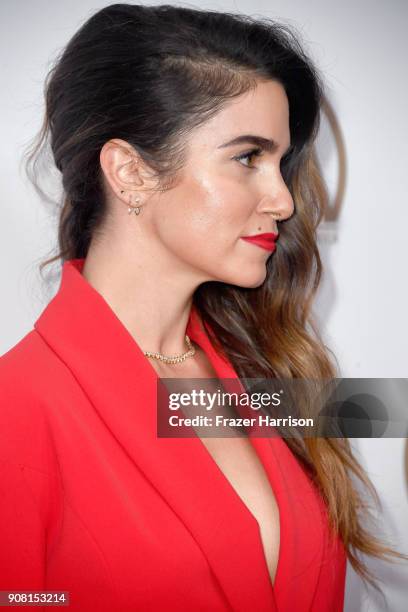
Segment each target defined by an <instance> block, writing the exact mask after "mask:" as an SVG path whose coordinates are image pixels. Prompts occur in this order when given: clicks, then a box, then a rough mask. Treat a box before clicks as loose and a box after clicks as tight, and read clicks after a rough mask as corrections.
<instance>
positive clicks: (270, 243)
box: [242, 233, 279, 253]
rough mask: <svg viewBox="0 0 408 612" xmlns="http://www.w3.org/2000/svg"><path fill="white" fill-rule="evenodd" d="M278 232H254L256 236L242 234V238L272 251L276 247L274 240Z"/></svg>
mask: <svg viewBox="0 0 408 612" xmlns="http://www.w3.org/2000/svg"><path fill="white" fill-rule="evenodd" d="M278 235H279V234H272V233H268V234H256V236H242V240H247V242H252V243H253V244H256V245H257V246H260V247H261V248H263V249H266V250H267V251H271V252H272V253H273V251H274V250H275V249H276V244H275V240H277V238H278Z"/></svg>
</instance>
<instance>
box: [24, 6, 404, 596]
mask: <svg viewBox="0 0 408 612" xmlns="http://www.w3.org/2000/svg"><path fill="white" fill-rule="evenodd" d="M260 80H274V81H278V82H280V83H281V84H282V85H283V87H284V89H285V91H286V95H287V97H288V102H289V110H290V135H291V143H292V144H291V149H290V151H289V153H288V154H287V155H286V156H285V157H284V158H283V159H282V160H281V172H282V176H283V177H284V180H285V181H286V184H287V186H288V188H289V189H290V192H291V194H292V197H293V200H294V203H295V214H294V215H293V216H292V217H291V218H290V219H288V220H286V221H284V222H282V223H281V225H280V238H279V248H278V249H277V251H276V252H275V254H274V257H273V258H269V260H268V264H267V277H266V280H265V282H264V283H263V284H262V286H260V287H259V288H255V289H253V288H251V289H246V288H241V287H238V286H233V285H230V284H226V283H220V282H207V283H203V284H202V285H200V286H199V287H198V288H197V290H196V291H195V294H194V298H193V300H194V304H195V306H196V307H197V309H198V311H199V313H200V315H201V317H202V320H203V322H204V324H205V326H206V328H207V330H209V333H210V330H212V331H213V333H214V341H215V342H216V346H217V347H218V350H220V351H222V352H224V354H226V355H227V357H228V358H229V359H230V361H231V363H232V365H233V366H234V367H235V369H236V371H237V373H238V375H239V376H240V377H242V378H251V377H255V378H257V377H258V378H271V377H272V378H289V379H293V378H303V379H317V380H323V379H331V378H333V377H336V375H337V372H336V366H335V365H334V364H333V362H332V360H331V357H330V356H329V352H330V353H331V351H329V349H328V348H327V347H326V346H325V345H324V344H323V342H322V340H321V338H320V337H319V332H318V330H317V326H316V324H315V323H314V322H313V318H312V314H311V305H312V301H313V298H314V296H315V293H316V290H317V288H318V285H319V282H320V277H321V272H322V264H321V259H320V257H319V252H318V248H317V239H316V229H317V227H318V225H319V223H320V221H321V219H322V217H323V214H324V210H325V207H326V203H327V202H326V200H327V192H326V189H325V186H324V183H323V180H322V178H321V176H320V173H319V169H318V164H317V161H316V157H315V154H314V140H315V137H316V134H317V131H318V127H319V121H320V110H321V106H322V102H323V81H322V78H321V77H320V75H319V73H318V71H317V69H316V67H315V66H314V65H313V63H312V61H311V60H310V58H308V57H307V56H306V54H305V52H304V51H303V49H302V46H301V44H300V42H299V37H298V35H296V34H295V32H294V31H293V28H289V27H288V26H287V25H283V24H280V23H276V22H274V21H272V20H271V19H268V18H257V19H254V18H252V17H249V16H245V15H241V14H239V15H238V14H230V13H225V12H215V11H202V10H198V9H194V8H184V7H183V8H182V7H177V6H171V5H161V6H144V5H143V6H142V5H133V4H113V5H110V6H107V7H106V8H103V9H102V10H100V11H98V12H97V13H95V14H94V15H93V16H91V17H90V19H88V21H86V22H85V23H84V25H82V27H81V28H80V29H79V30H78V31H77V32H76V34H75V35H74V36H73V37H72V38H71V40H70V41H69V43H68V44H67V46H66V47H65V48H64V49H63V51H62V52H61V54H60V56H59V57H58V59H57V61H56V62H55V65H54V66H53V67H52V68H51V70H50V71H49V73H48V75H47V78H46V82H45V101H46V111H45V117H44V122H43V125H42V127H41V129H40V132H39V134H38V135H37V136H36V138H35V139H34V141H33V143H32V145H31V147H30V148H29V149H28V151H27V153H26V157H27V163H26V171H27V173H28V176H29V178H30V180H31V181H32V182H33V184H34V186H35V187H36V189H37V190H39V191H40V193H41V194H43V191H42V190H41V189H40V188H39V186H38V181H37V180H36V162H37V160H38V158H39V157H40V153H41V152H42V151H43V150H44V149H45V148H46V147H47V146H48V144H49V145H50V147H51V150H52V155H53V160H54V162H55V165H56V167H57V168H58V170H59V171H60V172H61V176H62V186H63V198H62V202H61V210H60V214H59V229H58V243H59V253H58V254H57V255H56V256H55V257H53V258H51V259H48V260H46V261H45V262H43V263H42V264H41V266H40V271H41V270H42V268H43V267H44V266H46V265H48V264H50V263H51V262H53V261H55V260H60V261H61V262H63V261H65V260H67V259H72V258H82V257H86V255H87V252H88V249H89V245H90V242H91V240H92V237H93V236H94V235H95V233H96V232H97V231H99V230H100V229H101V228H102V226H103V222H104V220H105V218H106V213H107V202H106V197H105V191H104V183H103V177H102V174H103V173H102V171H101V166H100V162H99V154H100V150H101V148H102V146H103V145H104V143H105V142H106V141H108V140H110V139H111V138H121V139H124V140H126V141H127V142H129V143H130V144H131V145H132V146H133V147H134V149H135V150H136V151H137V152H138V153H139V154H140V156H141V157H142V158H143V159H144V160H145V161H146V162H147V163H148V164H149V166H150V167H151V168H152V169H153V170H154V172H155V174H156V176H157V179H158V185H159V188H163V187H164V188H165V189H171V186H172V184H173V181H174V180H176V179H177V176H178V172H179V171H180V170H181V169H182V168H183V165H184V163H185V160H186V140H187V136H188V134H189V133H191V132H192V130H194V128H195V127H197V126H200V125H201V124H203V123H204V122H206V121H207V120H208V119H209V118H211V117H212V116H213V115H214V114H216V113H217V112H218V111H219V110H220V109H222V107H223V106H224V105H225V103H226V102H227V101H228V100H230V99H232V98H234V97H236V96H239V95H241V94H243V93H245V92H247V91H248V90H250V89H251V88H254V87H256V85H257V83H258V82H259V81H260ZM285 441H286V443H287V444H288V446H289V447H290V448H291V450H292V451H293V452H294V453H295V455H296V456H297V457H298V459H299V460H300V461H301V462H302V464H303V465H304V466H305V467H306V468H307V470H308V471H309V473H310V474H311V476H312V478H313V479H314V481H315V483H316V485H317V486H318V487H319V489H320V491H321V493H322V495H323V497H324V499H325V501H326V504H327V508H328V516H329V519H330V524H331V526H332V528H333V533H339V534H340V536H341V538H342V541H343V543H344V545H345V548H346V550H347V554H348V558H349V560H350V562H351V564H352V566H353V567H354V569H355V570H356V571H357V572H358V573H359V574H360V575H361V576H362V577H363V578H364V579H366V580H368V581H369V582H370V583H371V584H372V585H374V586H376V584H375V582H376V581H375V579H374V577H373V575H372V574H371V572H370V571H369V570H368V569H367V566H366V565H365V564H364V562H363V561H362V560H361V559H360V558H359V556H360V555H359V553H365V554H368V555H373V556H376V557H381V558H393V557H400V558H401V557H403V555H401V554H400V553H397V552H395V551H393V549H392V548H389V547H388V546H386V545H384V544H383V543H381V541H379V540H377V538H376V537H375V536H373V535H372V534H371V533H370V532H369V531H367V530H366V529H365V527H364V526H363V524H362V516H361V511H362V510H365V512H366V513H367V512H368V509H369V508H368V506H367V505H366V504H365V503H364V502H363V501H362V499H361V497H360V494H359V493H358V490H357V488H356V487H355V485H354V484H353V477H357V478H358V479H359V480H360V481H362V483H363V484H364V485H365V486H366V487H368V489H369V491H370V493H371V494H372V496H373V497H374V499H375V501H376V503H379V499H378V495H377V493H376V491H375V489H374V487H373V485H372V484H371V482H370V481H369V479H368V477H367V475H366V474H365V472H364V470H363V468H362V467H361V466H360V465H359V463H358V462H357V460H356V459H355V458H354V456H353V454H352V451H351V447H350V444H349V441H348V440H347V439H346V438H325V437H321V436H320V437H319V436H318V437H310V438H305V439H303V440H299V439H296V438H294V437H293V438H290V437H289V438H287V439H285ZM376 588H377V587H376Z"/></svg>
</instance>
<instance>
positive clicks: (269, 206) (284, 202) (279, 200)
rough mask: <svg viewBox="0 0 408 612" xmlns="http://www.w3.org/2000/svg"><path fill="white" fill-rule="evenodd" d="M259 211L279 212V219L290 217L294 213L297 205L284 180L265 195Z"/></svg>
mask: <svg viewBox="0 0 408 612" xmlns="http://www.w3.org/2000/svg"><path fill="white" fill-rule="evenodd" d="M258 211H259V212H268V213H275V214H279V221H284V220H285V219H289V218H290V217H291V216H292V215H293V213H294V212H295V205H294V202H293V198H292V195H291V193H290V191H289V189H288V187H287V185H286V183H284V181H283V180H282V181H281V184H280V185H279V186H277V185H275V186H274V187H272V188H271V189H269V190H268V191H267V192H266V193H265V194H264V195H263V197H262V199H261V201H260V203H259V206H258Z"/></svg>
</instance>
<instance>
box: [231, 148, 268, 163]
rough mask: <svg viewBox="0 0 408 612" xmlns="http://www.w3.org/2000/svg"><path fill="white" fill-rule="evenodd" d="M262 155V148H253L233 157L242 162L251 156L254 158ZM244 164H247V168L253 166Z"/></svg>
mask: <svg viewBox="0 0 408 612" xmlns="http://www.w3.org/2000/svg"><path fill="white" fill-rule="evenodd" d="M261 155H262V149H260V148H258V149H252V150H251V151H247V152H246V153H242V155H237V156H236V157H234V158H233V159H235V160H237V161H239V162H241V160H242V159H249V158H252V157H259V156H261ZM242 165H243V166H246V167H247V168H252V166H248V165H247V164H242Z"/></svg>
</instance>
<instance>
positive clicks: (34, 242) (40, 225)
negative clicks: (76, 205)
mask: <svg viewBox="0 0 408 612" xmlns="http://www.w3.org/2000/svg"><path fill="white" fill-rule="evenodd" d="M107 4H110V3H109V2H99V3H97V2H92V1H90V0H60V1H59V2H53V1H52V0H33V1H32V2H24V1H21V0H20V1H15V2H3V3H2V4H1V8H0V15H1V30H0V31H1V36H0V49H1V58H2V73H1V81H2V92H3V93H2V96H1V134H2V136H3V138H2V143H3V146H2V148H1V150H0V168H1V176H2V178H1V207H0V240H1V257H0V262H1V263H0V265H1V279H2V285H3V298H2V318H1V320H2V325H1V337H0V354H3V353H4V352H6V351H7V350H8V349H9V348H11V347H12V346H13V345H14V344H16V343H17V342H18V340H20V339H21V338H22V337H23V336H24V335H25V334H26V333H27V332H28V331H29V330H30V329H31V328H32V325H33V322H34V321H35V319H36V318H37V317H38V315H39V314H40V312H41V311H42V309H43V308H44V306H45V304H46V303H47V302H48V300H49V298H50V295H49V293H47V292H46V291H45V288H44V286H43V283H42V282H41V279H40V276H39V273H38V271H37V266H38V264H39V262H40V261H42V260H43V259H45V257H46V256H48V255H49V252H50V251H51V249H53V248H54V246H55V241H56V233H55V225H54V220H53V218H52V216H51V215H50V211H49V209H48V208H47V207H46V206H44V205H43V204H42V203H41V202H40V200H39V198H38V196H37V195H36V194H35V192H34V191H33V190H32V188H31V187H30V185H29V184H28V183H27V181H26V179H25V177H24V173H23V170H22V168H21V167H20V161H21V155H22V151H23V147H24V145H25V144H26V143H27V141H28V140H29V139H30V138H31V137H32V136H33V135H34V133H35V132H36V131H37V130H38V128H39V127H40V122H41V119H42V111H43V99H42V88H43V81H44V77H45V74H46V71H47V69H48V67H49V65H50V62H51V61H52V59H53V57H54V56H55V54H56V52H57V51H59V49H60V48H61V47H62V46H64V45H65V44H66V42H67V41H68V39H69V38H70V36H71V35H72V34H73V33H74V32H75V31H76V30H77V28H78V27H79V26H80V24H81V23H82V22H83V21H84V20H85V19H86V18H87V17H88V16H90V15H91V14H92V13H93V12H94V11H96V10H98V9H100V8H102V7H103V6H106V5H107ZM151 4H153V2H152V3H151ZM176 4H177V3H176ZM179 4H181V5H182V6H195V5H197V6H200V7H201V8H203V7H204V6H206V7H207V8H210V9H217V10H225V11H231V12H242V13H247V14H251V15H254V16H256V15H265V16H268V17H272V18H274V19H277V20H280V21H283V22H286V23H288V24H289V25H292V26H294V27H295V28H296V29H297V30H298V32H300V34H301V36H302V38H303V42H304V44H305V46H306V49H307V51H308V52H309V54H310V55H311V56H312V57H313V58H314V59H315V61H316V62H317V64H318V66H319V68H320V69H321V71H322V72H323V74H324V76H325V80H326V86H327V93H328V99H329V102H330V104H331V106H332V108H333V109H334V112H335V114H336V116H337V120H338V121H339V123H340V128H341V131H342V135H343V140H344V145H345V152H346V162H347V168H346V170H347V173H346V190H345V197H344V200H343V206H342V210H341V214H340V216H339V218H338V219H337V221H336V222H335V223H334V224H333V226H332V227H331V228H330V230H327V231H326V230H324V229H322V232H321V238H320V246H321V253H322V257H323V261H324V265H325V273H324V278H323V283H322V286H321V289H320V292H319V295H318V300H317V303H316V308H315V310H316V315H317V317H318V320H319V321H320V324H321V328H322V330H323V332H324V338H325V341H326V344H328V345H329V346H330V347H331V348H332V349H333V350H334V352H335V354H336V355H337V357H338V359H339V362H340V365H341V369H342V375H343V376H349V377H365V378H377V377H378V378H388V377H389V378H391V377H392V378H394V377H401V378H407V377H408V360H407V357H406V347H407V345H408V327H407V313H408V289H407V277H408V276H407V272H406V266H407V262H408V258H407V255H406V251H405V249H406V244H407V242H406V232H407V228H408V198H407V195H406V163H407V161H408V156H407V141H406V136H407V119H406V113H407V108H408V86H407V79H406V60H407V57H408V38H407V36H406V26H407V24H408V3H406V2H404V0H388V1H387V2H378V1H376V0H343V1H342V2H341V3H340V2H334V1H333V0H309V1H308V2H303V1H302V0H273V1H271V0H268V1H264V0H251V1H250V2H248V1H243V0H240V1H236V2H227V1H226V0H223V1H219V2H207V3H206V4H204V3H200V4H199V3H198V2H197V3H194V2H190V3H179ZM318 153H319V160H320V163H321V165H322V167H323V169H324V172H325V175H326V178H327V182H328V184H329V187H330V189H331V191H332V190H333V189H334V185H335V182H336V180H337V174H336V173H337V156H336V148H335V146H334V141H333V135H332V133H331V131H330V129H329V126H328V123H327V122H325V121H323V122H322V129H321V133H320V135H319V141H318ZM354 446H355V449H356V453H357V454H358V456H359V457H360V459H361V461H362V462H363V464H364V465H365V467H366V469H367V471H368V473H369V475H370V477H371V478H372V480H373V482H374V484H375V485H376V487H377V489H378V491H379V494H380V498H381V502H382V506H383V508H382V511H381V513H380V515H379V517H378V519H379V528H381V529H382V530H383V533H384V534H385V535H387V536H388V538H389V540H390V541H391V542H392V543H394V544H396V545H398V547H399V548H400V550H402V551H403V552H405V553H408V484H407V471H408V469H407V466H408V452H407V441H406V440H405V439H389V440H356V441H355V442H354ZM369 565H370V567H371V568H373V569H374V570H375V571H376V572H377V575H378V576H379V577H380V578H381V579H382V580H383V581H384V584H383V585H382V588H383V590H384V593H385V594H386V597H387V601H388V609H389V610H390V611H392V612H405V611H406V610H407V609H408V607H407V606H408V604H407V601H408V566H407V564H405V565H403V564H399V565H395V566H391V565H389V564H386V563H383V562H379V561H375V560H369ZM345 609H346V610H347V611H348V612H359V611H364V612H380V611H383V610H385V609H386V607H385V605H384V602H382V601H381V599H379V598H378V597H377V596H376V595H375V593H374V592H372V591H371V590H370V591H369V592H368V593H366V592H365V590H364V588H363V586H362V583H361V581H360V580H359V579H358V578H357V577H356V575H355V574H354V572H353V571H352V570H351V568H350V567H349V568H348V573H347V592H346V607H345ZM294 612H295V611H294Z"/></svg>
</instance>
